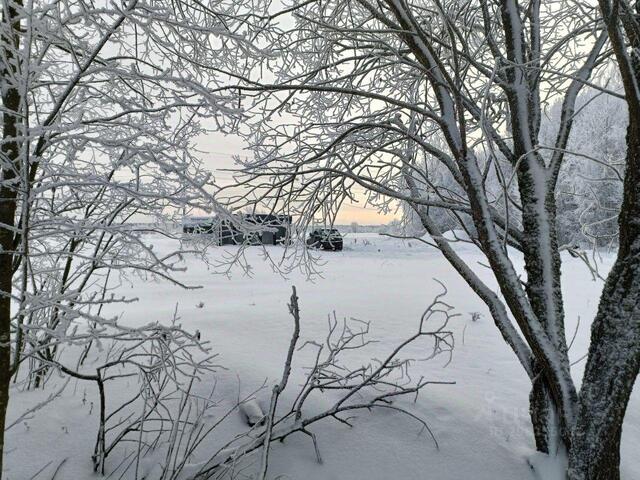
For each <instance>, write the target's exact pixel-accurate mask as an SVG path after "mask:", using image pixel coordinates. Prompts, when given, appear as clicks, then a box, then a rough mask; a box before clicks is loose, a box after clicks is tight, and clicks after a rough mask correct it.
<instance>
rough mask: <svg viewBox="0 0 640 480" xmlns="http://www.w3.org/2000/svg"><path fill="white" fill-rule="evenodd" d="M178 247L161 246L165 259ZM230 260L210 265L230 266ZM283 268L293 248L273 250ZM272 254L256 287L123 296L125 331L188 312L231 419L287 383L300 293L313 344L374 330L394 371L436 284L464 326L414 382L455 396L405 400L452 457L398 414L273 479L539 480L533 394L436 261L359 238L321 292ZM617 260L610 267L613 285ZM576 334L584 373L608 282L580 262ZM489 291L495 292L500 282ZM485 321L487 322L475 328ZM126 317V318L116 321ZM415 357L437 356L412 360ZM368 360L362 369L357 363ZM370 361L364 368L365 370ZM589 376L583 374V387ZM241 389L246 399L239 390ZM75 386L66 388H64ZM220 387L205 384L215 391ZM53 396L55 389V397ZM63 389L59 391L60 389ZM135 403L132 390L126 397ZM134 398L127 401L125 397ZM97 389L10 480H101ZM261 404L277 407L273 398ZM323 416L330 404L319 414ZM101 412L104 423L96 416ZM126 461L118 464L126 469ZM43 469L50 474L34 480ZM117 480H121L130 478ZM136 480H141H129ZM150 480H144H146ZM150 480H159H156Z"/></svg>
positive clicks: (69, 398)
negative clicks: (245, 400) (345, 329)
mask: <svg viewBox="0 0 640 480" xmlns="http://www.w3.org/2000/svg"><path fill="white" fill-rule="evenodd" d="M168 242H169V241H168V240H160V239H158V241H157V248H158V249H159V250H162V249H168V248H169V247H170V245H168ZM460 250H461V252H462V254H463V256H464V257H465V258H466V259H467V260H468V261H470V262H472V263H474V264H475V265H476V266H477V268H476V270H477V271H478V272H479V273H480V274H481V275H482V276H483V277H484V278H486V279H489V278H490V276H491V275H490V272H489V271H488V270H487V269H486V268H485V267H483V266H482V265H481V264H480V263H479V262H480V261H481V256H480V255H479V254H478V253H477V252H476V251H474V250H473V249H472V248H471V247H468V246H461V247H460ZM223 251H224V250H223V249H222V248H214V249H212V251H211V252H210V254H211V255H212V256H213V257H214V258H215V257H216V256H219V255H222V253H223ZM269 251H270V252H271V253H272V254H274V255H278V254H279V253H280V251H281V248H280V247H270V250H269ZM259 253H260V249H258V248H254V249H250V250H249V252H248V256H249V258H248V259H249V261H250V263H251V265H252V267H253V268H252V275H251V276H246V275H244V274H243V273H242V272H241V271H239V270H234V271H232V273H231V276H230V278H228V277H226V276H222V275H218V274H215V273H214V272H213V270H211V269H208V268H207V267H206V265H205V264H204V263H202V262H201V261H200V260H198V259H197V258H195V257H193V258H189V259H187V266H188V271H187V272H186V273H184V274H181V276H180V277H181V279H182V280H185V281H188V282H189V283H191V284H199V285H202V286H203V288H202V289H199V290H187V291H184V290H180V289H177V288H176V287H175V286H172V285H170V284H169V283H167V282H159V281H151V280H148V281H142V280H136V281H132V283H131V284H124V285H123V286H122V290H123V291H125V292H126V294H127V295H130V296H136V297H139V301H138V302H137V303H135V304H131V305H127V306H126V307H124V306H120V307H119V311H118V313H122V314H123V318H122V321H123V322H126V323H129V324H142V323H145V322H150V321H160V322H168V321H169V320H170V319H171V317H172V316H173V314H174V310H175V308H176V303H178V314H179V316H180V318H181V322H182V324H183V326H184V327H185V328H187V329H190V330H195V329H198V330H200V331H201V332H202V336H203V338H205V339H207V340H209V341H211V343H212V345H213V348H214V351H217V352H219V353H220V357H219V358H218V359H217V361H218V362H219V363H220V364H221V365H224V367H226V370H220V371H219V372H218V374H217V375H216V380H217V387H216V392H217V394H216V397H217V398H219V399H226V400H223V401H221V403H220V409H221V411H223V410H224V407H225V406H227V407H228V406H229V405H230V402H233V400H234V399H235V398H237V395H238V388H240V390H241V393H242V394H246V393H248V392H250V391H251V390H253V389H255V388H257V387H259V386H260V385H261V384H262V383H263V382H264V381H265V379H268V380H269V382H272V383H275V382H276V381H278V380H279V378H280V376H281V371H282V364H283V360H284V358H285V355H286V349H287V346H288V344H289V337H290V333H291V329H292V321H291V317H290V316H289V314H288V311H287V302H288V299H289V296H290V294H291V286H292V285H296V286H297V289H298V295H299V297H300V306H301V314H302V325H301V328H302V332H301V336H302V339H303V340H306V339H321V338H324V336H325V335H326V331H327V315H329V314H332V313H333V312H335V314H336V315H337V317H338V318H340V317H355V318H358V319H362V320H367V321H370V322H371V336H372V338H375V339H377V340H379V342H378V343H376V344H373V345H371V346H369V347H368V349H367V350H366V352H362V355H365V354H366V355H367V356H370V357H382V356H384V355H385V354H388V353H389V352H390V350H391V349H392V348H393V347H394V346H395V345H396V344H397V343H398V342H399V341H400V340H402V339H404V338H406V337H407V336H409V335H411V334H412V333H413V332H414V331H415V329H416V327H417V322H418V319H419V316H420V314H421V313H422V312H423V310H424V309H425V307H426V306H427V305H428V304H429V303H430V302H431V300H432V298H433V296H434V295H435V294H437V293H439V292H440V291H441V287H440V286H439V285H438V283H437V282H436V281H435V280H434V279H438V280H439V281H441V282H443V283H445V284H446V285H447V287H448V290H449V293H448V295H447V297H446V301H447V302H448V303H449V304H451V305H452V306H454V307H455V309H456V311H457V312H458V313H460V316H459V317H457V318H455V319H454V320H452V323H451V324H450V327H451V329H452V330H453V331H454V333H455V339H456V347H455V351H454V355H453V359H452V361H451V363H450V364H448V365H447V366H446V367H445V364H446V363H447V362H446V360H447V358H446V357H439V358H437V359H435V360H432V361H429V362H417V363H415V364H414V365H413V371H412V373H413V375H416V376H417V377H419V376H421V375H424V377H425V378H428V379H434V380H451V381H455V382H456V383H455V385H433V386H428V387H427V388H426V389H425V390H424V391H423V392H422V394H421V395H420V396H419V397H418V400H417V402H416V403H415V405H413V404H411V401H410V400H409V399H407V400H402V402H404V403H403V405H406V406H407V407H408V408H409V409H410V410H411V412H412V413H415V414H416V415H418V416H420V417H422V418H424V419H425V420H426V421H427V423H428V424H429V426H430V428H431V429H432V430H433V432H434V434H435V436H436V438H437V440H438V442H439V449H437V448H436V447H435V446H434V443H433V441H432V440H431V439H430V438H429V436H428V435H426V434H424V433H423V434H422V435H419V432H420V427H419V425H417V424H416V423H415V422H412V421H411V420H410V419H409V418H407V417H403V416H402V415H400V414H398V413H394V412H391V411H389V412H386V411H385V412H382V411H378V412H374V413H364V412H361V413H359V414H358V418H357V420H356V421H355V426H354V428H349V427H347V426H345V425H343V424H340V423H338V422H335V421H327V422H325V423H321V424H317V425H316V426H315V427H314V432H315V433H316V435H317V439H318V443H319V448H320V452H321V454H322V457H323V460H324V461H323V463H322V464H319V463H317V462H316V460H315V453H314V449H313V445H312V444H311V442H310V440H309V438H308V437H306V436H299V437H296V436H293V437H290V438H289V439H288V440H287V441H286V442H285V443H284V444H277V445H275V446H274V448H273V450H272V456H271V460H270V469H269V478H272V479H275V478H283V479H304V480H330V479H340V480H349V479H354V480H355V479H368V480H378V479H380V480H382V479H403V480H412V479H416V480H418V479H421V480H422V479H427V478H433V479H443V480H449V479H471V478H473V479H478V480H480V479H493V480H495V479H527V478H534V476H533V474H532V471H531V469H530V467H529V466H528V464H527V459H530V458H531V455H532V454H533V440H532V436H531V433H530V424H529V415H528V403H527V397H528V392H529V384H528V381H527V379H526V377H525V375H524V373H523V372H522V371H521V368H520V367H519V365H518V363H517V361H516V359H515V357H514V355H513V354H512V353H511V352H510V350H509V349H508V348H507V346H506V345H505V344H504V342H503V341H502V340H501V338H500V335H499V333H498V331H497V329H496V328H495V326H494V325H493V322H492V320H491V318H490V317H489V316H488V314H487V311H486V309H485V308H484V307H483V305H482V304H481V302H480V301H479V300H478V299H477V298H476V296H475V295H474V294H473V292H472V291H471V290H470V289H469V288H468V287H467V286H466V285H465V284H464V282H463V281H462V280H461V279H460V278H459V277H458V276H457V274H456V273H455V272H454V271H453V270H452V269H451V268H450V267H449V266H448V264H447V263H446V261H445V260H444V259H443V258H442V256H441V255H440V254H439V252H437V251H436V250H434V249H433V248H431V247H429V246H427V245H424V244H421V243H419V242H416V241H411V242H403V241H401V240H397V239H390V238H387V237H381V236H378V235H375V234H361V235H349V236H348V237H347V238H346V239H345V249H344V251H342V252H327V253H323V254H322V258H323V261H324V262H325V263H324V264H323V265H322V266H321V267H320V268H321V271H322V277H321V278H315V279H314V280H313V281H308V280H307V279H306V278H305V276H304V274H303V273H294V274H291V275H289V276H288V277H287V278H283V277H282V276H280V275H278V274H276V273H274V272H273V271H272V269H271V267H270V266H269V265H268V264H267V263H266V262H264V261H263V260H262V258H261V256H260V254H259ZM611 260H612V257H611V256H605V257H604V258H603V270H604V271H606V270H607V268H608V265H609V264H610V262H611ZM563 261H564V265H563V274H564V277H565V278H564V285H565V298H566V314H567V332H568V335H569V336H570V335H572V333H573V331H574V328H575V325H576V322H577V320H578V318H579V317H580V318H581V324H580V328H579V330H578V331H577V334H576V340H575V341H574V343H573V346H572V348H571V357H572V359H579V358H580V357H582V356H583V355H584V353H585V352H586V349H587V344H588V339H589V325H588V324H589V321H590V319H591V318H592V316H593V313H594V311H595V309H596V306H597V303H598V297H599V292H600V290H601V288H602V282H600V281H597V282H595V281H593V280H592V279H591V275H590V274H589V272H588V270H587V269H586V267H584V265H583V264H582V263H581V262H580V260H577V259H574V258H571V257H569V256H564V257H563ZM488 281H489V280H488ZM474 312H479V313H480V318H479V319H477V320H476V321H474V320H472V314H473V313H474ZM114 313H115V312H114ZM412 348H413V349H412V350H410V351H409V353H410V355H411V356H415V357H416V358H419V357H420V356H421V354H424V353H426V352H421V351H419V348H418V347H417V346H416V347H412ZM310 354H311V351H309V352H308V353H307V352H306V351H305V350H302V351H301V352H299V353H297V355H296V357H295V361H294V366H293V367H294V373H293V377H292V379H291V380H290V386H289V388H288V392H289V395H293V394H294V392H295V391H296V388H295V387H296V385H297V384H298V383H299V382H300V380H301V378H302V375H303V370H302V367H303V366H305V365H308V364H309V360H310V358H309V356H310ZM355 360H358V358H356V359H355ZM361 361H365V358H362V359H361ZM583 363H584V362H579V363H577V364H576V365H575V366H574V369H575V376H576V378H577V379H578V378H580V376H581V374H582V368H583ZM239 380H240V387H239ZM62 381H63V380H62V379H60V380H56V381H55V382H54V383H56V382H57V383H59V384H61V383H62ZM213 381H214V379H213V378H211V379H206V380H205V383H207V385H201V386H199V388H201V389H202V391H203V392H204V391H206V390H207V389H208V388H210V387H211V385H212V384H213ZM52 385H53V384H52ZM53 388H54V387H53V386H51V389H53ZM125 390H126V389H125ZM637 390H638V389H637V388H636V392H635V393H634V395H633V397H632V399H631V403H630V405H629V408H628V413H627V418H626V423H625V428H624V432H623V447H622V450H623V451H622V468H623V478H625V479H636V478H640V459H638V457H637V446H638V444H640V395H639V394H638V392H637ZM118 394H120V395H122V396H123V398H124V397H125V396H126V392H125V391H123V392H116V394H115V395H118ZM95 395H96V392H95V391H94V389H93V386H85V385H83V384H78V383H76V382H74V381H72V382H70V383H69V385H68V386H67V388H66V390H65V391H64V393H63V394H62V396H61V399H60V400H59V401H57V402H54V403H52V404H50V405H48V406H47V407H45V408H44V409H42V410H41V411H39V412H38V413H37V414H35V417H34V418H32V419H30V420H26V421H25V422H23V423H21V424H20V425H16V426H15V427H13V428H12V429H11V430H9V432H8V438H7V442H8V453H7V455H6V465H7V466H6V472H7V475H6V478H7V479H10V480H23V479H29V478H34V479H35V480H40V479H50V478H51V477H52V475H53V472H54V470H55V469H56V467H58V465H59V464H60V462H61V461H62V460H64V459H66V461H65V462H64V464H63V465H62V467H60V471H59V473H58V476H57V477H56V478H58V479H80V480H81V479H84V478H94V474H92V473H91V461H90V455H91V453H92V451H93V444H94V439H95V434H96V430H97V426H98V422H97V418H96V407H95V405H93V406H92V405H91V403H92V402H94V401H95ZM43 396H46V394H43V393H42V392H26V393H24V392H14V395H13V397H12V398H11V404H10V421H11V419H12V418H16V417H17V416H18V415H20V414H21V413H22V412H23V411H24V410H25V409H27V408H29V406H31V405H34V404H36V403H37V402H39V401H41V400H42V399H43ZM262 397H263V399H264V398H268V393H267V390H265V391H264V392H263V393H262ZM314 406H315V407H318V406H319V404H318V403H317V402H316V403H315V404H314ZM90 412H92V413H90ZM241 427H242V422H241V419H240V418H239V417H236V416H234V417H233V418H230V419H229V420H228V422H227V425H226V426H225V429H226V431H227V432H230V431H233V430H234V429H240V428H241ZM118 462H119V459H118V458H116V457H114V458H113V459H110V466H112V467H115V466H116V465H117V463H118ZM43 467H46V468H44V470H42V473H40V474H38V475H36V476H35V477H34V475H35V474H36V473H37V472H38V471H39V470H40V469H42V468H43ZM118 476H119V475H114V476H113V477H111V478H118ZM125 478H133V477H125ZM141 478H142V477H141ZM149 480H151V478H150V479H149Z"/></svg>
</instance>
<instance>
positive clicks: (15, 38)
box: [0, 0, 22, 478]
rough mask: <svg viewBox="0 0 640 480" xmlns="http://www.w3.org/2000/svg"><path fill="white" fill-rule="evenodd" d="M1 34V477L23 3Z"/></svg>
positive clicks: (13, 7)
mask: <svg viewBox="0 0 640 480" xmlns="http://www.w3.org/2000/svg"><path fill="white" fill-rule="evenodd" d="M4 5H5V7H4V8H3V10H2V23H1V25H2V30H1V31H0V48H1V49H2V51H1V55H2V57H0V58H3V59H4V62H3V63H4V64H3V67H2V77H3V78H2V82H3V83H4V84H5V85H7V88H6V89H5V91H4V92H3V95H2V106H3V108H4V113H3V116H2V121H3V127H2V148H1V149H0V151H1V152H2V157H3V158H2V164H3V167H2V172H1V175H2V178H1V180H0V181H1V182H2V184H1V186H0V249H1V250H0V478H1V476H2V463H3V462H2V460H3V454H4V450H5V449H4V428H5V421H6V413H7V405H8V403H9V383H10V381H11V285H12V277H13V249H14V248H13V231H12V228H13V226H14V222H15V220H14V219H15V212H16V196H17V188H16V182H17V181H19V178H20V177H19V171H20V145H19V143H18V141H17V138H18V135H19V133H20V130H21V126H20V120H19V119H20V116H19V111H20V105H21V98H20V91H19V88H18V86H17V85H16V84H15V78H16V75H14V73H16V72H17V62H18V58H16V55H15V54H16V52H17V51H18V49H19V46H20V36H19V35H20V20H19V13H18V9H19V8H21V7H22V2H21V1H20V0H14V1H13V2H9V3H5V4H4Z"/></svg>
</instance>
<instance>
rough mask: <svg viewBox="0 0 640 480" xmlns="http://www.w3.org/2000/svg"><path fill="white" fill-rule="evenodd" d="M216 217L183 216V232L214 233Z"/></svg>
mask: <svg viewBox="0 0 640 480" xmlns="http://www.w3.org/2000/svg"><path fill="white" fill-rule="evenodd" d="M214 224H215V218H214V217H182V233H195V234H209V233H213V230H214Z"/></svg>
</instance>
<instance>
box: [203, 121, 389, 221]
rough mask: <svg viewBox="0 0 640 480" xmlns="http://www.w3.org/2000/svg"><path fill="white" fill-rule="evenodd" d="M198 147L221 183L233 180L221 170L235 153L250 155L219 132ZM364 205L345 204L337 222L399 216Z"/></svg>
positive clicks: (229, 165) (238, 142) (234, 139)
mask: <svg viewBox="0 0 640 480" xmlns="http://www.w3.org/2000/svg"><path fill="white" fill-rule="evenodd" d="M197 148H198V150H200V151H201V152H202V154H201V155H200V157H201V159H202V161H203V163H204V165H205V167H206V168H208V169H209V170H210V171H211V172H212V173H213V174H214V175H215V177H216V181H217V183H219V184H221V185H223V184H225V183H229V182H231V174H230V173H229V172H220V171H219V170H222V169H226V168H232V167H233V166H234V162H233V156H234V155H240V156H242V155H248V152H247V151H246V150H245V148H246V145H245V144H244V143H243V142H242V140H241V139H240V138H238V137H235V136H233V135H223V134H219V133H210V134H208V135H206V136H203V137H201V139H200V141H199V142H198V147H197ZM363 205H364V199H363V200H362V201H360V202H359V203H357V204H347V203H345V204H343V205H342V207H341V209H340V212H339V213H338V217H337V219H336V223H337V224H349V223H352V222H357V223H359V224H361V225H380V224H385V223H389V222H390V221H391V220H393V219H394V218H397V215H394V214H386V215H385V214H381V213H379V212H378V211H377V210H376V209H375V208H372V207H369V206H367V207H364V206H363Z"/></svg>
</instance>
